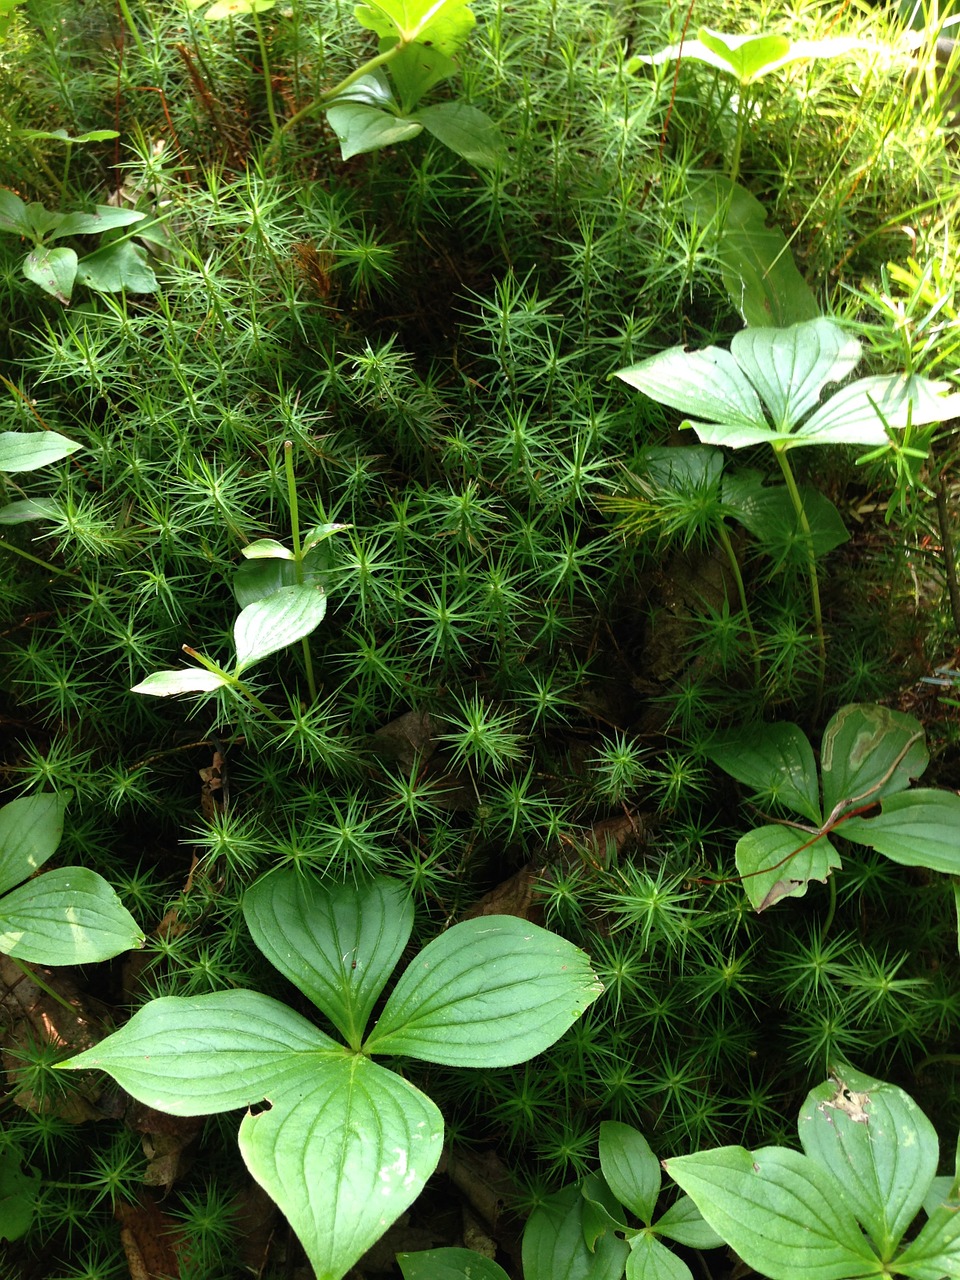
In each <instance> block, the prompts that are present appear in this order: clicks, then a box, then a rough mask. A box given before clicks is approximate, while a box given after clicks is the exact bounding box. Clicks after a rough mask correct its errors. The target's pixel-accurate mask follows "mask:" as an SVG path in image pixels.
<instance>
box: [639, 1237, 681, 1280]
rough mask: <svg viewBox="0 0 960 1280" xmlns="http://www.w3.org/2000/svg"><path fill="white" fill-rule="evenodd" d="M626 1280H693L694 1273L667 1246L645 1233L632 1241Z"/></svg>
mask: <svg viewBox="0 0 960 1280" xmlns="http://www.w3.org/2000/svg"><path fill="white" fill-rule="evenodd" d="M625 1276H626V1280H693V1273H692V1272H691V1270H690V1268H689V1267H688V1266H687V1264H686V1263H685V1262H682V1261H681V1260H680V1259H679V1258H678V1257H677V1255H676V1254H675V1253H672V1252H671V1251H670V1250H669V1249H668V1248H667V1247H666V1245H663V1244H661V1243H660V1241H659V1240H656V1239H655V1238H654V1237H653V1236H652V1235H647V1233H646V1232H644V1233H643V1234H641V1235H637V1236H634V1237H633V1238H632V1239H631V1240H630V1256H629V1257H628V1258H627V1266H626V1271H625Z"/></svg>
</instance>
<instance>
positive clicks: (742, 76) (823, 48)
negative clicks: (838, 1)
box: [630, 27, 862, 182]
mask: <svg viewBox="0 0 960 1280" xmlns="http://www.w3.org/2000/svg"><path fill="white" fill-rule="evenodd" d="M859 47H862V41H860V40H858V39H856V38H853V37H849V36H834V37H827V38H824V39H820V40H792V39H791V38H790V37H789V36H786V35H780V34H776V35H772V34H771V35H766V34H762V33H758V34H756V35H730V34H726V33H724V32H721V31H712V30H711V29H710V28H709V27H701V28H700V30H699V31H698V32H697V37H696V39H695V40H684V41H683V42H682V44H678V45H670V46H669V47H668V48H666V49H661V50H660V51H659V52H658V53H655V54H649V55H646V56H644V55H641V56H638V57H636V58H633V59H631V64H630V65H631V67H632V68H634V69H635V68H637V67H640V66H643V65H645V64H646V65H649V66H658V65H662V64H664V63H666V64H667V65H670V66H673V65H676V64H677V63H679V62H684V61H693V62H702V63H705V64H706V65H707V66H708V67H713V69H714V70H715V71H720V72H723V73H724V74H725V75H728V76H732V77H733V79H734V80H735V81H736V83H737V95H736V97H735V99H734V103H735V105H734V112H735V115H736V122H737V127H736V136H735V139H734V145H733V154H732V156H731V158H730V166H729V177H730V181H731V182H736V180H737V177H738V175H739V173H740V154H741V151H742V150H743V137H744V130H745V128H746V125H747V122H748V121H749V120H750V117H751V88H752V86H753V85H754V84H756V83H757V81H758V80H761V79H763V77H764V76H768V75H770V73H771V72H772V71H776V70H777V69H778V68H780V67H785V66H787V65H789V64H790V63H791V62H798V61H801V60H809V59H822V58H838V57H841V56H843V55H844V54H847V53H850V52H851V50H853V49H857V48H859Z"/></svg>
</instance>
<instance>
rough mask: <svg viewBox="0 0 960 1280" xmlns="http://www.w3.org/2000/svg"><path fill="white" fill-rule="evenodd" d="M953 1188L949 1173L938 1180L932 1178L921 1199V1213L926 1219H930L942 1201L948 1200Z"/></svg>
mask: <svg viewBox="0 0 960 1280" xmlns="http://www.w3.org/2000/svg"><path fill="white" fill-rule="evenodd" d="M952 1187H953V1178H951V1177H950V1175H949V1173H945V1174H944V1175H943V1176H942V1177H940V1178H934V1180H933V1181H932V1182H931V1183H930V1186H929V1188H928V1189H927V1194H926V1195H925V1196H924V1197H923V1212H924V1213H925V1214H926V1215H927V1217H928V1218H932V1217H933V1215H934V1214H935V1213H936V1211H937V1210H938V1209H939V1208H940V1206H941V1205H942V1204H943V1202H944V1200H949V1199H950V1191H951V1188H952Z"/></svg>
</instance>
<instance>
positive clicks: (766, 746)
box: [704, 721, 822, 827]
mask: <svg viewBox="0 0 960 1280" xmlns="http://www.w3.org/2000/svg"><path fill="white" fill-rule="evenodd" d="M704 755H705V756H706V757H707V759H708V760H712V761H713V763H714V764H716V765H719V766H720V768H721V769H723V771H724V772H725V773H729V774H730V776H731V777H732V778H736V780H737V781H738V782H742V783H743V785H744V786H746V787H749V788H750V791H751V794H752V797H753V798H755V799H756V800H757V802H758V803H759V804H760V805H762V806H767V805H770V804H777V805H782V806H783V807H784V808H786V809H791V810H794V811H795V812H797V813H802V814H803V816H804V817H805V818H808V819H809V820H810V821H811V822H813V823H816V825H817V826H818V827H819V826H820V823H821V822H822V818H821V815H820V794H819V788H818V785H817V764H816V761H815V760H814V758H813V748H812V747H811V746H810V743H809V741H808V740H807V736H806V734H805V733H804V732H803V730H802V729H800V728H798V727H797V725H795V724H790V723H789V722H787V721H777V722H776V723H774V724H756V725H748V726H746V727H745V728H743V729H734V730H733V731H732V732H730V733H721V734H717V735H716V736H714V737H713V738H711V739H710V741H709V742H708V743H707V745H706V747H705V748H704Z"/></svg>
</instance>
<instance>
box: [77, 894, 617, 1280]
mask: <svg viewBox="0 0 960 1280" xmlns="http://www.w3.org/2000/svg"><path fill="white" fill-rule="evenodd" d="M243 911H244V916H245V919H246V922H247V925H248V928H249V929H250V933H251V935H252V936H253V939H254V941H255V942H256V944H257V946H258V947H259V948H260V950H261V951H262V952H263V954H264V955H265V956H266V957H267V959H268V960H269V961H270V962H271V963H272V964H273V965H275V966H276V968H278V969H279V970H280V972H281V973H282V974H283V975H284V976H285V977H287V978H288V979H289V980H290V981H291V982H293V983H294V985H295V986H297V987H298V988H299V990H300V991H302V992H303V994H304V995H305V996H306V997H307V998H308V999H309V1000H310V1001H311V1002H312V1003H313V1004H315V1005H316V1006H317V1008H318V1009H319V1010H320V1011H321V1012H322V1013H323V1014H324V1015H325V1016H326V1017H327V1018H329V1020H330V1022H331V1023H332V1024H333V1026H334V1027H335V1028H336V1030H337V1032H338V1033H339V1034H340V1036H341V1037H342V1041H341V1042H338V1041H336V1040H334V1039H332V1038H331V1037H330V1036H328V1035H327V1034H326V1033H325V1032H323V1031H321V1030H320V1029H319V1028H318V1027H316V1026H314V1025H313V1024H312V1023H310V1022H308V1021H307V1020H306V1019H305V1018H303V1017H302V1016H301V1015H300V1014H298V1013H296V1012H294V1011H293V1010H292V1009H289V1008H288V1007H287V1006H286V1005H283V1004H280V1003H279V1002H278V1001H276V1000H273V999H271V998H270V997H268V996H265V995H261V994H259V993H258V992H255V991H246V990H229V991H220V992H214V993H213V994H211V995H204V996H196V997H193V998H182V997H176V996H172V997H167V998H162V999H159V1000H155V1001H152V1002H151V1003H149V1004H147V1005H145V1006H144V1007H143V1008H142V1009H140V1010H139V1011H138V1012H137V1013H136V1014H134V1016H133V1017H132V1018H131V1019H130V1021H129V1022H128V1023H127V1024H126V1025H125V1026H124V1027H122V1028H121V1029H120V1030H119V1031H117V1032H114V1034H113V1035H111V1036H108V1037H107V1038H106V1039H105V1040H104V1041H102V1042H101V1043H100V1044H99V1045H97V1046H96V1047H95V1048H93V1049H90V1050H87V1051H86V1052H84V1053H81V1054H79V1055H78V1056H76V1057H74V1058H71V1059H69V1060H68V1061H67V1062H65V1063H63V1064H61V1065H62V1066H63V1067H65V1068H68V1069H71V1070H83V1069H87V1068H90V1067H99V1068H100V1069H102V1070H104V1071H107V1072H108V1073H109V1074H110V1075H112V1076H113V1078H114V1079H115V1080H116V1081H117V1082H118V1084H120V1085H122V1087H123V1088H125V1089H126V1090H127V1091H128V1092H129V1093H131V1094H132V1095H133V1096H134V1097H135V1098H138V1099H139V1100H140V1101H142V1102H145V1103H147V1104H148V1105H149V1106H153V1107H155V1108H157V1109H158V1110H163V1111H167V1112H170V1113H171V1114H173V1115H184V1116H186V1115H209V1114H211V1113H214V1112H219V1111H229V1110H233V1109H234V1108H237V1107H243V1106H246V1107H250V1106H254V1105H258V1104H260V1103H262V1102H263V1101H264V1099H266V1100H267V1103H268V1106H267V1109H265V1110H261V1111H259V1112H257V1113H256V1114H254V1113H253V1112H251V1113H248V1115H247V1116H246V1117H245V1118H244V1120H243V1122H242V1123H241V1125H240V1150H241V1154H242V1155H243V1158H244V1160H245V1162H246V1164H247V1167H248V1168H249V1170H250V1172H251V1173H252V1174H253V1176H254V1178H255V1179H256V1180H257V1181H258V1182H259V1183H260V1184H261V1185H262V1186H263V1187H264V1188H265V1189H266V1190H267V1191H268V1193H269V1194H270V1195H271V1196H272V1197H273V1198H274V1200H276V1202H277V1204H278V1205H279V1206H280V1208H281V1209H282V1210H283V1212H284V1213H285V1214H286V1216H287V1218H288V1219H289V1221H290V1223H291V1225H292V1226H293V1228H294V1230H295V1231H296V1232H297V1234H298V1236H299V1237H300V1239H301V1241H302V1243H303V1246H304V1248H305V1249H306V1251H307V1254H308V1256H309V1258H310V1261H311V1263H312V1264H313V1266H314V1268H315V1270H316V1274H317V1277H318V1280H340V1277H342V1276H343V1275H345V1274H346V1272H347V1271H348V1270H349V1269H350V1268H351V1266H352V1265H353V1264H354V1263H355V1262H356V1260H357V1259H358V1258H359V1257H360V1256H361V1255H362V1254H363V1253H364V1252H365V1251H366V1250H367V1249H368V1248H369V1247H370V1246H371V1245H372V1244H374V1243H375V1241H376V1240H377V1239H379V1237H380V1236H381V1235H382V1234H383V1232H384V1231H385V1230H386V1228H387V1227H388V1226H389V1225H390V1224H391V1223H392V1222H393V1221H395V1219H396V1218H397V1217H398V1216H399V1215H400V1214H401V1213H402V1212H403V1211H404V1209H406V1208H407V1207H408V1206H409V1205H410V1204H411V1203H412V1202H413V1201H414V1200H415V1199H416V1197H417V1196H418V1195H419V1193H420V1191H421V1190H422V1188H423V1186H424V1183H425V1182H426V1180H427V1178H428V1177H429V1176H430V1174H431V1173H432V1172H433V1170H434V1168H435V1167H436V1164H437V1161H438V1160H439V1158H440V1149H441V1145H442V1142H443V1119H442V1116H441V1114H440V1112H439V1110H438V1109H437V1107H436V1106H435V1105H434V1103H433V1102H431V1100H430V1099H429V1098H427V1097H426V1096H425V1095H424V1094H423V1093H421V1092H420V1091H419V1090H418V1089H417V1088H415V1087H414V1086H413V1085H412V1084H411V1083H409V1082H408V1081H407V1080H405V1079H404V1078H403V1077H402V1076H400V1075H398V1074H397V1073H396V1072H393V1071H389V1070H387V1069H386V1068H385V1067H382V1066H380V1065H379V1063H377V1062H375V1061H374V1057H375V1056H379V1055H381V1054H384V1055H387V1056H391V1055H398V1054H402V1055H404V1056H405V1057H411V1058H417V1059H421V1060H423V1061H427V1062H437V1063H445V1064H448V1065H453V1066H458V1067H496V1066H507V1065H511V1064H514V1063H517V1062H523V1061H525V1060H526V1059H527V1058H529V1057H532V1056H533V1055H534V1054H537V1053H540V1052H542V1051H543V1050H544V1049H546V1048H547V1047H548V1046H549V1045H551V1044H553V1043H554V1041H555V1040H557V1039H558V1038H559V1037H560V1036H561V1035H562V1034H563V1033H564V1031H566V1030H567V1028H568V1027H570V1025H571V1024H572V1023H573V1022H574V1021H575V1020H576V1019H577V1018H578V1017H580V1015H581V1014H582V1013H583V1011H584V1010H585V1009H586V1008H587V1007H588V1006H589V1005H590V1004H591V1003H592V1002H593V1001H594V1000H595V999H596V998H597V996H598V995H599V994H600V990H601V988H600V984H599V983H598V982H597V980H596V978H595V976H594V974H593V973H592V972H591V970H590V966H589V963H588V961H587V957H586V956H585V955H584V954H583V952H581V951H579V950H578V949H577V948H576V947H574V946H573V945H572V944H571V943H569V942H566V941H565V940H563V939H562V938H558V937H556V936H555V935H553V934H550V933H548V932H547V931H546V930H544V929H540V928H538V927H537V926H536V925H531V924H528V923H527V922H526V921H524V920H521V919H519V918H518V917H515V916H482V917H478V918H476V919H473V920H469V921H464V922H462V923H460V924H457V925H454V926H453V927H451V928H450V929H448V930H447V931H446V932H445V933H443V934H441V935H440V936H439V937H438V938H435V939H434V940H433V941H432V942H430V943H428V944H427V946H426V947H425V948H424V949H423V950H422V951H421V952H420V954H419V955H418V956H416V957H415V958H414V960H413V961H411V963H410V964H409V965H408V966H407V968H406V969H405V971H404V973H403V974H402V975H401V977H400V979H399V980H398V982H397V984H396V986H395V987H394V988H393V990H392V992H391V993H390V995H389V997H388V998H387V1001H386V1004H385V1006H384V1008H383V1011H382V1013H381V1014H380V1017H379V1018H378V1020H377V1022H376V1023H375V1025H374V1026H373V1028H372V1029H368V1023H369V1020H370V1016H371V1014H372V1012H373V1008H374V1005H375V1004H376V1002H377V1000H378V997H379V996H380V993H381V992H382V991H383V988H384V986H385V985H386V983H387V980H388V979H389V977H390V974H391V972H392V970H393V968H394V966H395V965H396V963H397V961H398V960H399V959H400V956H401V955H402V953H403V950H404V948H405V947H406V945H407V942H408V940H409V938H410V933H411V931H412V929H413V904H412V901H411V899H410V897H409V895H408V894H407V893H406V891H405V890H404V887H403V886H402V885H401V884H399V883H398V882H397V881H394V880H389V879H387V878H385V877H383V878H379V879H376V880H374V881H372V882H371V883H369V884H367V885H366V886H364V887H363V888H359V889H354V888H349V887H343V888H332V889H328V888H325V887H323V886H322V885H321V884H320V882H319V881H318V880H316V879H315V878H313V877H312V876H310V875H309V874H304V873H302V872H299V871H298V870H296V869H295V868H280V869H278V870H275V871H273V872H271V873H270V874H269V875H267V876H265V877H264V878H262V879H260V880H259V881H257V882H256V884H254V885H253V887H252V888H251V889H250V890H248V892H247V893H246V895H245V897H244V900H243ZM344 1042H345V1043H344Z"/></svg>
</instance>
